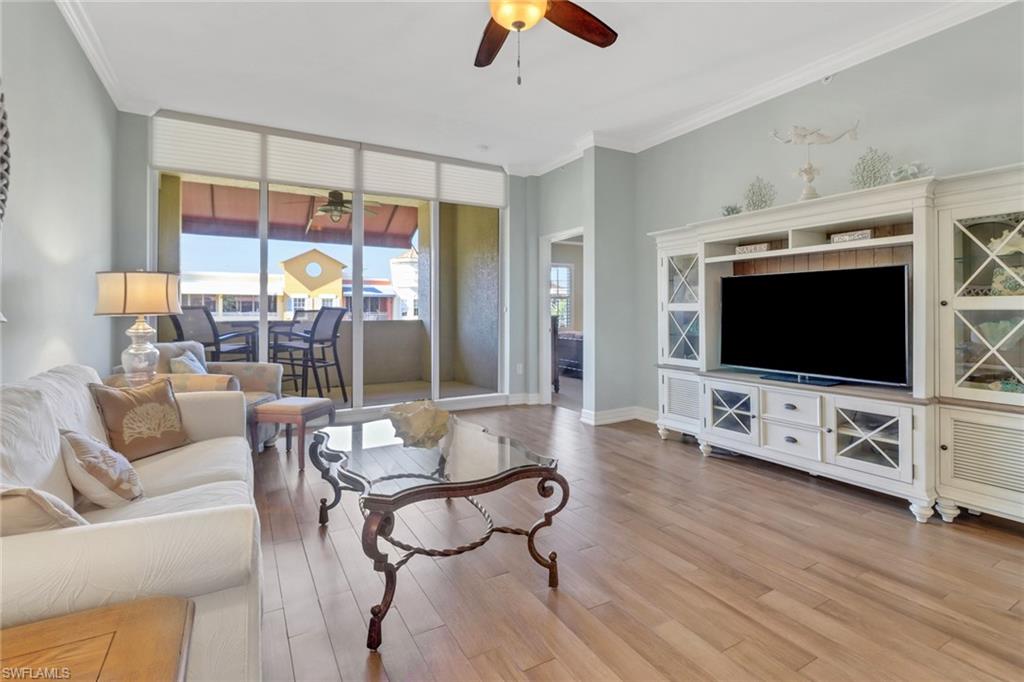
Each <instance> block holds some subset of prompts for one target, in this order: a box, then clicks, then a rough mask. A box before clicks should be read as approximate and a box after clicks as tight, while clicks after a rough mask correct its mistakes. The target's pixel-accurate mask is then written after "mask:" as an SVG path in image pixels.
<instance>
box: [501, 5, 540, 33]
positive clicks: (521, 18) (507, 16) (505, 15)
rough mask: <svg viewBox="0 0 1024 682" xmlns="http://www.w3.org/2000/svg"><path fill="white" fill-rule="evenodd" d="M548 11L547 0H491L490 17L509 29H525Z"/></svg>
mask: <svg viewBox="0 0 1024 682" xmlns="http://www.w3.org/2000/svg"><path fill="white" fill-rule="evenodd" d="M547 11H548V0H491V17H493V18H494V21H496V22H497V23H498V24H499V25H500V26H502V27H504V28H506V29H508V30H509V31H526V30H528V29H531V28H533V27H534V26H536V25H537V22H538V21H540V20H541V19H543V18H544V15H545V14H547Z"/></svg>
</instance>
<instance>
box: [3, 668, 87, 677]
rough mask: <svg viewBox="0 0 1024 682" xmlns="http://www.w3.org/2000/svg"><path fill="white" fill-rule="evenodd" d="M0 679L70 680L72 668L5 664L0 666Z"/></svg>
mask: <svg viewBox="0 0 1024 682" xmlns="http://www.w3.org/2000/svg"><path fill="white" fill-rule="evenodd" d="M0 679H3V680H69V679H71V668H68V667H67V666H61V667H58V666H48V667H42V668H32V667H29V666H21V667H20V668H15V667H13V666H3V667H2V668H0Z"/></svg>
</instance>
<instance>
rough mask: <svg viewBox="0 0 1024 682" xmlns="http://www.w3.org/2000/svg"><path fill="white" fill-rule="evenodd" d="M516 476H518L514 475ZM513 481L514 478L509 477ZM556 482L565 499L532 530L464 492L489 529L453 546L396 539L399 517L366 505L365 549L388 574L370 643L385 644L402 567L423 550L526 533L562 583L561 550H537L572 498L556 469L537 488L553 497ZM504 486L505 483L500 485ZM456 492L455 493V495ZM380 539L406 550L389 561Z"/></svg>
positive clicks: (440, 553) (460, 550)
mask: <svg viewBox="0 0 1024 682" xmlns="http://www.w3.org/2000/svg"><path fill="white" fill-rule="evenodd" d="M519 478H527V476H519V477H516V479H519ZM514 480H515V479H514ZM507 482H511V481H507ZM552 483H554V484H557V485H558V487H559V488H561V490H562V499H561V500H559V502H558V504H557V505H555V506H554V507H552V508H551V509H548V510H547V511H546V512H544V516H543V517H542V518H541V519H540V520H539V521H537V523H535V524H533V527H531V528H530V530H526V529H524V528H509V527H506V526H497V527H496V526H495V525H494V522H493V521H492V519H491V515H490V513H489V512H488V511H487V510H486V509H485V508H484V507H483V506H482V505H481V504H480V502H479V501H478V500H477V499H476V498H474V497H472V496H471V495H468V494H466V495H463V496H464V497H465V498H466V500H467V501H468V502H469V503H470V504H472V505H473V506H474V507H475V508H476V509H477V511H479V512H480V514H481V516H483V518H484V520H485V521H486V522H487V530H486V531H485V532H484V534H483V535H482V536H480V538H478V539H477V540H474V541H473V542H470V543H467V544H465V545H460V546H458V547H452V548H447V549H429V548H425V547H415V546H413V545H408V544H406V543H404V542H401V541H400V540H396V539H395V538H392V537H391V532H392V531H393V530H394V526H395V517H394V514H393V513H392V512H384V511H367V510H365V509H364V514H365V520H364V521H363V534H362V543H363V552H365V553H366V556H368V557H369V558H370V560H372V561H373V569H374V570H375V571H378V572H380V573H383V574H384V596H383V597H381V600H380V603H379V604H377V605H376V606H374V607H373V608H372V609H370V627H369V629H368V631H367V633H366V646H367V648H369V649H372V650H374V651H376V650H377V648H378V647H380V644H381V623H382V622H383V620H384V617H385V616H386V615H387V614H388V611H389V610H390V608H391V602H392V600H393V599H394V596H395V586H396V584H397V582H398V569H400V568H401V567H402V566H404V565H405V564H406V563H408V562H409V560H410V559H412V558H413V557H414V556H416V555H417V554H422V555H424V556H429V557H435V558H436V557H450V556H457V555H459V554H464V553H466V552H471V551H473V550H474V549H477V548H479V547H482V546H483V545H484V544H485V543H486V542H487V541H488V540H490V539H491V537H492V536H493V534H494V533H508V534H511V535H525V536H526V548H527V549H528V550H529V552H530V556H531V557H533V560H534V561H536V562H537V563H538V564H540V565H541V566H543V567H544V568H546V569H547V570H548V587H558V553H557V552H550V553H549V554H548V555H547V556H546V557H545V556H544V555H543V554H541V553H540V551H538V550H537V543H536V540H537V532H538V531H540V529H542V528H547V527H548V526H550V525H551V524H552V520H553V518H554V516H555V514H557V513H558V512H560V511H562V509H564V508H565V505H566V503H567V502H568V501H569V483H568V482H567V481H566V480H565V478H563V477H562V475H561V474H559V473H557V472H555V471H549V472H545V473H544V474H543V476H540V478H539V479H538V481H537V492H538V493H539V494H540V496H541V497H551V496H552V495H553V494H554V491H555V488H554V485H552ZM499 487H504V483H503V484H502V485H501V486H499ZM493 489H496V488H493V487H490V486H487V490H481V491H480V492H488V491H489V490H493ZM455 496H456V495H453V497H455ZM321 502H322V503H326V501H325V500H321ZM378 539H383V540H384V541H385V542H388V543H389V544H391V545H393V546H394V547H396V548H398V549H400V550H402V551H403V552H405V554H403V555H402V558H400V559H399V560H398V561H396V562H394V563H391V562H390V561H388V555H387V553H385V552H382V551H381V550H380V547H379V546H378V544H377V540H378Z"/></svg>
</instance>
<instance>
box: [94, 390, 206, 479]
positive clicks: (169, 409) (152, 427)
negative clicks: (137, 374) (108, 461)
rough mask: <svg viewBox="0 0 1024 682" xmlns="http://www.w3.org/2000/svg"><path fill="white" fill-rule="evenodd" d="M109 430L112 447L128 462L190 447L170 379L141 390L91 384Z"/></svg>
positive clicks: (108, 434)
mask: <svg viewBox="0 0 1024 682" xmlns="http://www.w3.org/2000/svg"><path fill="white" fill-rule="evenodd" d="M89 388H90V390H92V395H93V397H94V398H95V399H96V404H97V405H98V406H99V408H100V414H101V415H102V416H103V423H104V425H105V426H106V427H107V436H108V438H109V441H110V445H111V447H113V448H114V449H115V450H117V451H118V452H120V453H121V454H122V455H124V456H125V457H127V458H128V461H130V462H134V461H135V460H138V459H142V458H143V457H149V456H150V455H156V454H159V453H161V452H166V451H167V450H171V449H174V448H180V447H181V446H182V445H185V444H186V443H188V435H187V434H186V433H185V427H184V426H183V425H182V422H181V409H180V408H179V407H178V402H177V401H176V400H175V399H174V389H172V388H171V382H170V381H169V380H167V379H159V380H157V381H154V382H153V383H151V384H146V385H145V386H141V387H139V388H111V387H109V386H104V385H103V384H89Z"/></svg>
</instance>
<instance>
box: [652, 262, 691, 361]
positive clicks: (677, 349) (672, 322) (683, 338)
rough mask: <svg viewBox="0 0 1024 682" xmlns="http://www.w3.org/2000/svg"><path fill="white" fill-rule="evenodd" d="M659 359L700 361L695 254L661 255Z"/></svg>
mask: <svg viewBox="0 0 1024 682" xmlns="http://www.w3.org/2000/svg"><path fill="white" fill-rule="evenodd" d="M661 278H662V283H661V286H662V295H661V299H662V300H661V304H660V307H661V316H662V320H661V323H660V326H661V330H662V332H661V334H662V338H661V342H660V346H661V349H660V353H659V355H660V358H661V361H662V362H663V363H665V364H669V365H691V366H697V365H699V363H700V259H699V258H698V257H697V256H696V255H695V254H677V255H670V256H663V257H662V259H661Z"/></svg>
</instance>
